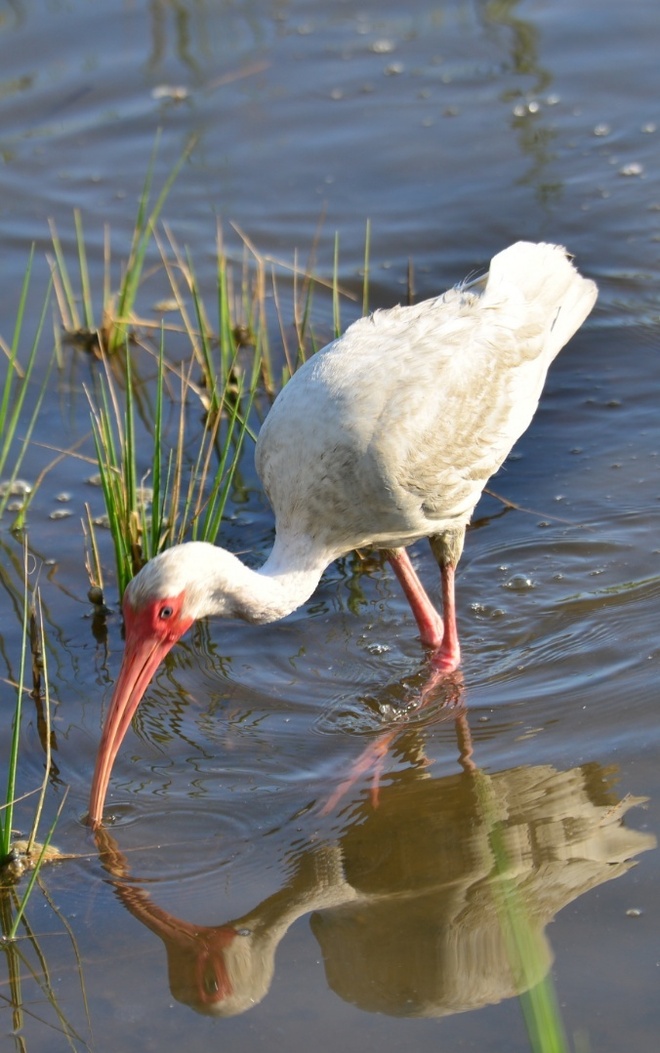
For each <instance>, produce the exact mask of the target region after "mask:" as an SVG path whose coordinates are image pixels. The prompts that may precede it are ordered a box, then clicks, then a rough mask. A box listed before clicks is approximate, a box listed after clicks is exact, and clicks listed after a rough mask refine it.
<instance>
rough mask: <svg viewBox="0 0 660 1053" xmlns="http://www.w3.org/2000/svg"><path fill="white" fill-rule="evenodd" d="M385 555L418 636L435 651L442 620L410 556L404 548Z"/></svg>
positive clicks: (392, 549)
mask: <svg viewBox="0 0 660 1053" xmlns="http://www.w3.org/2000/svg"><path fill="white" fill-rule="evenodd" d="M385 555H386V557H387V559H388V560H389V562H390V563H391V565H392V570H393V571H394V573H395V574H396V576H397V578H398V580H399V584H400V585H401V588H402V589H403V591H404V593H405V596H406V599H407V600H408V603H409V604H410V607H411V610H412V612H413V614H414V616H415V621H416V622H417V626H418V628H419V635H420V638H421V641H422V643H423V644H424V645H425V646H426V647H432V648H433V649H434V650H437V649H438V648H439V647H441V646H442V638H443V625H442V618H441V617H440V615H439V614H438V612H437V611H436V609H435V607H434V606H433V604H432V603H431V601H430V599H429V598H428V596H427V594H426V590H425V588H424V586H423V585H422V583H421V581H420V580H419V578H418V577H417V574H416V573H415V569H414V567H413V565H412V563H411V562H410V556H409V555H408V553H407V551H406V550H405V548H391V549H387V550H386V551H385Z"/></svg>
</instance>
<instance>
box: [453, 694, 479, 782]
mask: <svg viewBox="0 0 660 1053" xmlns="http://www.w3.org/2000/svg"><path fill="white" fill-rule="evenodd" d="M456 741H457V743H458V763H459V764H460V766H461V768H462V769H463V771H466V772H475V771H476V770H477V765H476V764H475V762H474V761H473V760H472V754H473V753H474V748H473V746H472V732H471V731H470V723H469V721H468V715H467V710H465V709H463V710H462V711H461V712H460V713H457V714H456Z"/></svg>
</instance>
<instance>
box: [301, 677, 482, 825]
mask: <svg viewBox="0 0 660 1053" xmlns="http://www.w3.org/2000/svg"><path fill="white" fill-rule="evenodd" d="M440 692H442V696H443V697H442V709H441V710H440V713H441V714H442V716H439V717H438V720H443V721H444V720H446V719H447V718H448V717H450V716H452V717H453V718H454V720H455V721H456V734H457V737H458V745H459V749H460V755H459V761H460V764H461V766H462V767H464V768H465V769H466V770H472V767H473V765H472V761H471V760H470V756H471V754H472V742H471V739H470V728H469V725H468V723H467V715H466V712H465V708H464V701H465V699H464V686H463V677H462V676H461V674H460V673H456V674H455V675H454V676H451V677H448V676H447V674H446V673H444V672H441V671H440V670H437V669H433V670H432V671H431V675H430V676H429V678H428V680H427V681H426V682H425V684H424V686H423V687H422V689H421V691H420V693H419V702H418V704H417V706H416V707H415V713H416V714H417V713H419V712H420V711H421V710H423V709H424V707H425V706H427V705H429V704H430V703H431V702H433V701H436V700H437V698H438V695H439V693H440ZM430 723H431V722H430V721H429V726H430ZM420 726H423V725H420ZM410 730H411V725H410V722H408V721H407V722H406V723H402V724H399V725H397V727H395V728H392V729H391V730H389V731H382V732H381V733H380V734H379V735H378V736H377V737H376V738H375V739H373V740H372V741H371V742H370V743H369V744H368V746H366V747H365V748H364V749H363V750H362V753H361V754H360V755H359V757H358V758H357V760H355V761H354V762H353V764H351V766H350V768H349V771H348V775H347V776H346V778H345V779H343V780H342V782H341V783H340V784H339V786H337V788H336V789H335V790H334V791H333V792H332V793H331V794H330V797H329V798H328V799H327V801H326V802H325V803H324V804H323V805H322V807H321V815H327V814H328V813H329V812H331V811H332V810H333V809H334V808H335V807H336V806H337V805H338V804H339V802H340V801H341V800H342V798H343V797H345V796H346V794H347V793H348V792H349V790H351V789H352V788H353V786H355V784H356V783H357V782H358V781H359V780H360V779H361V778H369V777H371V803H372V806H373V807H374V808H377V807H378V791H379V784H380V777H381V775H382V772H383V768H384V765H385V758H386V757H387V754H388V752H389V749H390V746H393V745H394V743H395V742H396V741H397V739H398V738H400V737H401V736H402V735H406V734H409V733H410ZM427 763H429V762H428V760H427V759H426V758H422V759H420V760H418V761H416V762H415V763H414V764H413V765H412V766H413V767H417V766H418V765H420V764H427ZM466 766H467V767H466Z"/></svg>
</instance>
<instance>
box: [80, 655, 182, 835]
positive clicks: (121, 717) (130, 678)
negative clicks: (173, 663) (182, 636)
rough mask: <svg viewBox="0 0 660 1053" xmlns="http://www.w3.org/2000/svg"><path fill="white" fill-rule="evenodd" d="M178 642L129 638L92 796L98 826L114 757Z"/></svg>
mask: <svg viewBox="0 0 660 1053" xmlns="http://www.w3.org/2000/svg"><path fill="white" fill-rule="evenodd" d="M174 642H175V641H173V640H171V639H161V638H158V637H156V638H154V637H153V636H147V637H142V638H138V639H133V640H128V641H127V643H126V650H125V651H124V658H123V660H122V663H121V669H120V671H119V679H118V680H117V683H116V684H115V690H114V692H113V695H112V701H111V702H110V709H109V710H108V715H107V717H106V720H105V725H104V727H103V733H102V735H101V742H100V744H99V751H98V754H97V756H96V767H95V768H94V777H93V779H92V789H91V794H90V799H89V819H90V822H91V823H92V825H93V826H98V824H99V823H100V822H101V820H102V818H103V805H104V802H105V796H106V793H107V791H108V783H109V782H110V775H111V773H112V766H113V764H114V762H115V757H116V756H117V753H118V751H119V747H120V746H121V744H122V741H123V739H124V736H125V735H126V732H127V731H128V728H129V726H130V723H131V720H132V719H133V714H134V713H135V710H136V709H137V707H138V706H139V704H140V701H141V699H142V696H143V695H144V692H145V691H146V689H147V687H148V686H149V682H150V680H151V678H152V676H153V674H154V673H155V671H156V669H157V668H158V666H159V665H160V663H161V662H162V660H163V658H164V657H165V655H166V654H167V652H168V651H169V650H171V648H172V644H173V643H174Z"/></svg>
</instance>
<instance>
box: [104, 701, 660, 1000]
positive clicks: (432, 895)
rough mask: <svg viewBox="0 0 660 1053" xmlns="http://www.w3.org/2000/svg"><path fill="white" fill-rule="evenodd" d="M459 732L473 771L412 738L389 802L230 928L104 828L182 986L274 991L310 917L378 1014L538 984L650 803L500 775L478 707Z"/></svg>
mask: <svg viewBox="0 0 660 1053" xmlns="http://www.w3.org/2000/svg"><path fill="white" fill-rule="evenodd" d="M458 728H459V743H460V745H461V755H462V757H463V760H464V764H463V770H462V771H461V772H459V773H457V774H454V775H450V776H444V777H440V778H438V777H433V775H432V774H431V772H430V771H429V768H428V767H427V765H426V758H425V755H424V751H423V749H422V746H421V736H420V735H419V732H418V731H416V730H414V729H413V730H411V731H408V732H405V733H404V735H403V736H402V738H403V739H404V740H406V741H404V742H401V741H400V742H399V746H400V747H401V750H402V753H403V755H404V756H406V758H408V759H409V760H410V761H411V764H410V766H409V767H407V768H406V769H405V770H402V771H398V772H396V773H394V774H393V775H392V777H391V781H389V782H388V784H387V785H386V786H381V788H380V792H379V795H378V801H377V803H375V802H374V800H373V798H372V796H369V797H368V798H363V797H360V798H358V799H356V800H354V801H353V802H352V803H349V805H348V806H346V805H345V806H344V812H343V819H344V823H345V825H344V829H343V831H342V832H341V833H340V835H339V836H338V837H337V838H336V840H333V841H332V842H327V843H318V844H316V845H313V846H311V847H310V846H309V845H308V847H306V848H305V849H302V850H298V851H296V852H295V853H291V855H290V857H289V877H288V880H287V881H286V882H285V884H284V885H283V886H282V888H280V889H279V890H278V891H277V892H275V893H274V894H272V895H271V896H269V897H267V898H266V899H265V900H263V901H262V902H261V903H259V904H257V905H256V906H255V907H254V909H253V910H251V911H249V912H248V913H247V914H244V915H243V916H242V917H239V918H234V919H233V920H231V921H228V922H225V923H223V924H221V925H210V926H200V925H195V924H192V923H190V922H187V921H184V920H182V919H180V918H177V917H175V916H174V915H173V914H171V913H169V912H168V911H166V910H163V909H162V908H160V907H159V906H157V905H156V904H155V903H154V902H153V900H152V898H151V896H150V894H149V893H148V892H147V891H145V889H144V888H142V887H140V886H139V885H137V884H132V883H131V875H130V870H129V866H128V863H127V860H126V857H125V856H124V855H123V853H122V852H121V850H120V849H119V847H118V845H117V843H116V841H115V840H114V838H113V837H112V835H111V834H110V833H109V832H108V831H107V829H105V828H103V827H100V828H99V829H98V830H97V831H96V837H97V844H98V847H99V850H100V853H101V859H102V862H103V865H104V867H105V868H106V870H107V871H108V873H109V874H110V876H111V879H112V881H113V884H114V886H115V889H116V893H117V896H118V897H119V899H120V900H121V902H122V903H123V904H124V906H125V907H126V908H127V910H128V911H130V913H131V914H132V915H133V916H134V917H135V918H137V919H138V920H139V921H141V922H142V923H143V924H144V925H145V926H146V927H147V928H148V929H150V930H151V931H152V932H154V933H155V934H156V935H157V936H159V937H160V938H161V939H162V941H163V944H164V946H165V949H166V953H167V961H168V973H169V985H170V989H171V992H172V995H173V996H174V997H175V998H176V999H177V1000H178V1001H180V1002H183V1003H184V1004H186V1005H188V1006H190V1007H191V1008H193V1009H195V1010H197V1011H198V1012H200V1013H205V1014H209V1015H216V1016H232V1015H235V1014H237V1013H242V1012H244V1011H246V1010H248V1009H250V1008H252V1007H253V1006H255V1005H256V1004H258V1003H259V1002H260V1001H261V1000H262V999H263V998H264V997H265V995H266V994H267V992H268V990H269V987H270V984H271V981H272V978H273V973H274V968H275V953H276V951H277V948H278V946H279V944H280V942H281V941H282V939H283V937H284V936H285V934H286V932H287V930H288V929H289V927H290V926H291V925H292V924H293V922H294V921H296V919H298V918H300V917H301V916H303V915H305V914H309V915H310V924H311V929H312V932H313V934H314V936H315V938H316V939H317V941H318V943H319V945H320V948H321V951H322V955H323V960H324V965H325V972H326V977H327V981H328V984H329V986H330V987H331V988H332V990H333V991H335V992H336V994H338V995H339V996H340V997H341V998H342V999H344V1000H345V1001H347V1002H350V1003H353V1004H354V1005H357V1006H359V1007H360V1008H361V1009H364V1010H366V1011H369V1012H380V1013H386V1014H389V1015H392V1016H421V1017H440V1016H445V1015H448V1014H452V1013H459V1012H463V1011H466V1010H469V1009H474V1008H477V1007H480V1006H485V1005H488V1004H493V1003H496V1002H499V1001H500V1000H502V999H504V998H508V997H511V996H513V995H515V994H520V993H521V992H522V991H523V990H525V989H527V988H529V987H530V986H532V985H533V984H535V983H536V982H538V981H539V980H540V979H541V978H542V977H543V976H544V975H545V973H546V972H547V970H548V969H549V966H550V964H551V961H552V951H551V948H550V945H549V943H548V940H547V937H546V935H545V928H546V926H547V925H548V923H549V922H550V921H552V919H553V918H554V916H555V915H556V914H557V912H558V911H559V910H561V909H562V908H563V907H565V906H566V905H567V904H568V903H571V902H572V901H573V900H575V899H576V898H577V897H578V896H580V895H582V894H583V893H585V892H587V891H589V890H590V889H593V888H595V887H597V886H598V885H601V884H603V883H604V882H606V881H611V880H612V879H613V878H615V877H619V876H620V875H621V874H624V873H625V872H626V871H627V870H628V869H629V868H630V867H631V866H633V865H634V864H633V862H632V860H633V857H635V856H637V855H639V854H640V853H641V852H645V851H648V850H649V849H651V848H653V847H655V844H656V841H655V838H654V837H653V836H652V835H650V834H647V833H642V832H639V831H636V830H631V829H629V828H627V827H626V826H625V825H624V817H625V815H626V813H627V812H628V810H629V809H630V808H631V807H633V806H634V805H638V804H641V803H642V802H643V800H644V799H643V798H633V797H624V798H623V799H621V800H620V799H617V797H616V796H615V795H614V794H613V792H612V790H611V788H610V783H611V782H612V777H613V772H612V771H611V770H610V771H607V770H605V769H604V768H602V767H601V766H600V765H598V764H596V763H593V764H586V765H583V766H581V767H578V768H573V769H572V770H570V771H558V770H557V769H556V768H554V767H552V766H551V765H536V766H525V767H519V768H513V769H510V770H507V771H502V772H497V773H495V774H492V775H487V774H485V773H484V772H482V771H480V770H479V769H477V768H476V767H475V766H474V764H473V762H472V761H471V760H470V758H469V753H470V751H469V748H468V746H467V744H466V737H467V740H469V735H468V729H467V723H466V718H465V716H464V715H462V716H461V718H460V719H459V721H458ZM461 739H462V740H463V741H461ZM415 758H417V762H416V761H415ZM297 836H299V832H298V833H297ZM503 882H506V883H507V887H508V889H509V891H510V892H513V894H514V895H515V897H516V901H517V902H518V904H519V905H520V910H521V912H522V914H523V916H524V918H525V924H526V925H527V927H528V929H529V936H530V938H531V939H532V940H533V942H534V943H535V945H536V950H535V954H534V958H533V965H532V966H531V968H530V967H529V966H528V967H527V968H526V969H524V970H523V969H521V968H520V964H519V963H518V962H516V961H514V960H512V956H511V953H510V942H509V936H510V933H509V932H508V931H507V925H508V922H507V918H506V916H505V915H504V914H503V913H502V911H501V910H499V909H498V902H499V901H498V895H499V890H501V888H502V885H503Z"/></svg>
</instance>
